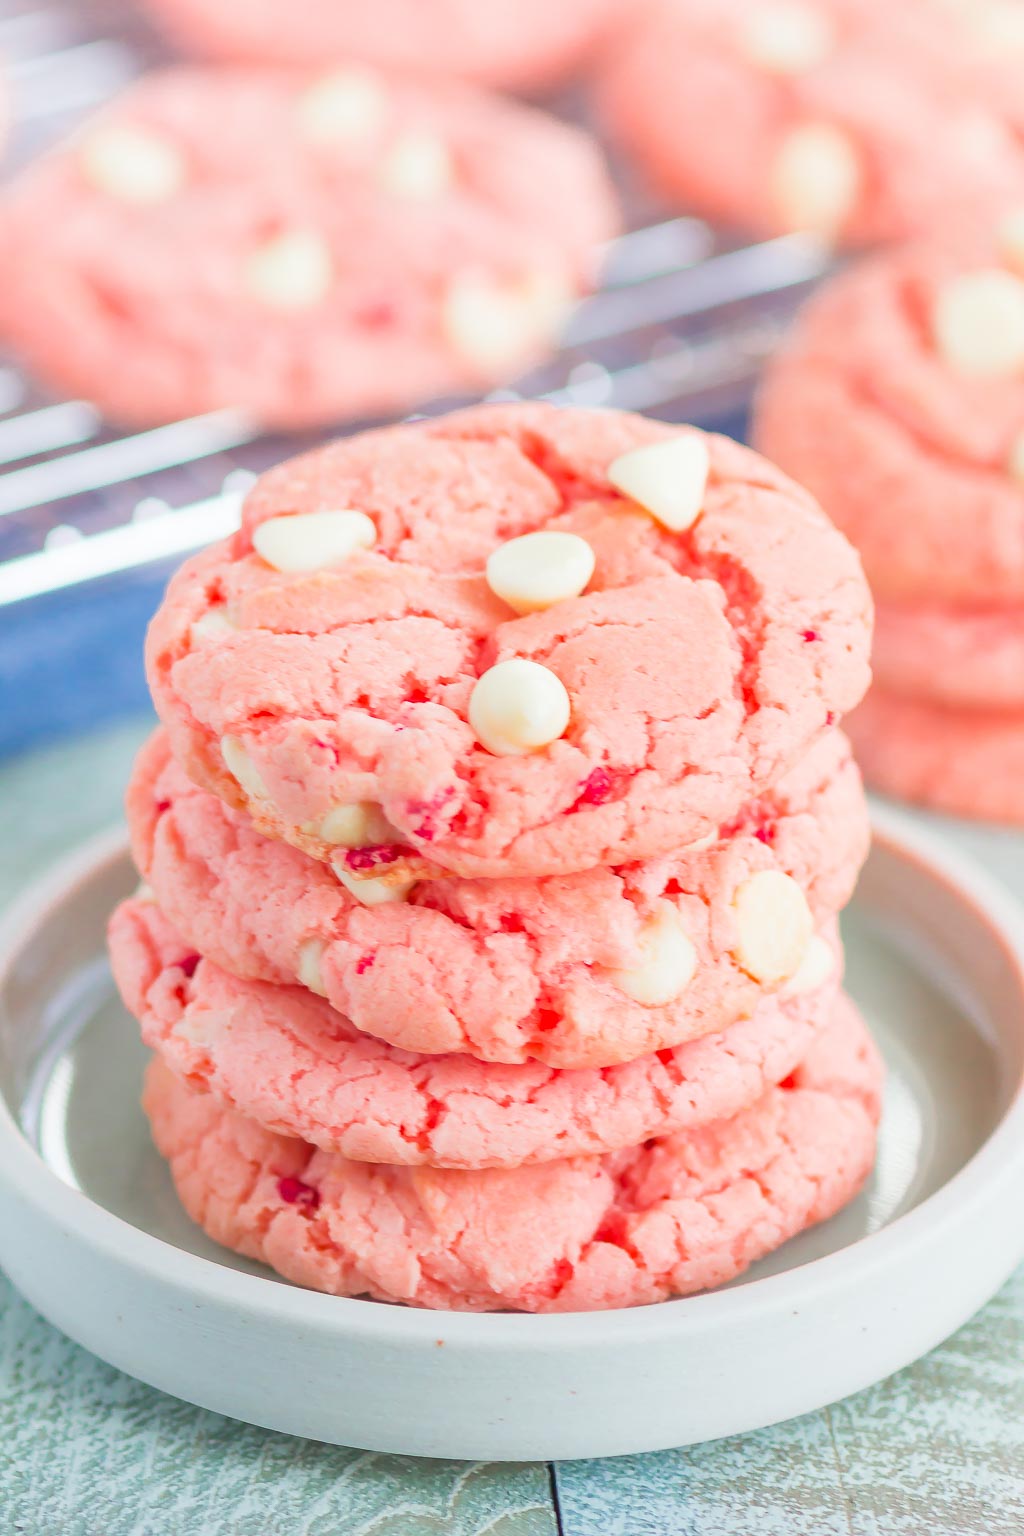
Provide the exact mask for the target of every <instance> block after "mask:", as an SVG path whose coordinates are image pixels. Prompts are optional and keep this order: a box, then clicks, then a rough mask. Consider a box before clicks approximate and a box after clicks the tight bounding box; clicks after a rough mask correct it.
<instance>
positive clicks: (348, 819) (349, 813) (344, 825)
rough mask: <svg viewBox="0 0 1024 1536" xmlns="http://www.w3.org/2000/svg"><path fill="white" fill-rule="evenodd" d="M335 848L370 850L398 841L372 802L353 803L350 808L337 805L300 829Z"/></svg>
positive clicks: (378, 807) (391, 828)
mask: <svg viewBox="0 0 1024 1536" xmlns="http://www.w3.org/2000/svg"><path fill="white" fill-rule="evenodd" d="M302 830H303V831H304V832H309V833H310V834H311V836H313V837H319V838H321V839H322V840H323V841H324V842H325V843H331V844H332V845H333V846H334V847H336V848H373V847H377V846H378V845H379V844H381V843H397V842H400V841H401V839H400V837H399V836H398V833H397V832H396V831H395V828H394V827H393V826H392V825H391V823H390V821H388V819H387V817H386V816H385V815H384V812H383V811H382V810H381V808H380V806H379V805H377V804H376V803H375V802H374V801H373V800H355V801H353V802H352V804H351V805H336V806H335V807H334V808H333V810H330V811H328V812H327V814H326V815H325V816H322V817H321V818H320V820H319V821H315V822H314V821H309V822H306V823H305V825H304V826H303V829H302Z"/></svg>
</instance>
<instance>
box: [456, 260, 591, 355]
mask: <svg viewBox="0 0 1024 1536" xmlns="http://www.w3.org/2000/svg"><path fill="white" fill-rule="evenodd" d="M572 302H573V294H572V290H571V287H570V285H569V283H568V281H567V280H566V279H565V277H564V276H563V275H561V274H558V273H555V272H548V271H544V272H541V271H537V272H532V273H527V274H526V275H525V276H524V277H523V278H522V279H520V280H519V281H518V282H500V281H498V280H497V279H496V278H494V277H492V276H491V275H490V274H489V273H487V272H482V271H477V270H473V269H467V270H466V271H463V272H459V273H456V275H455V277H454V278H453V279H452V281H451V282H450V283H449V285H448V289H447V292H446V295H445V299H444V304H443V306H442V312H441V325H442V328H443V330H444V333H445V335H446V337H447V338H448V342H449V344H450V345H451V347H452V348H453V349H454V351H455V352H457V353H458V355H459V356H460V357H461V358H462V359H463V360H464V361H465V362H466V363H468V364H469V365H470V367H472V368H475V369H478V370H479V372H480V373H481V374H482V375H484V376H485V377H486V378H489V379H490V378H507V377H509V376H510V375H511V374H513V373H515V372H516V370H517V369H522V368H525V367H526V365H527V364H528V363H530V362H532V361H533V359H534V358H535V357H536V355H537V352H538V350H540V349H541V348H542V347H545V346H549V345H550V344H551V343H552V342H553V341H554V340H555V338H556V337H557V336H558V334H559V332H560V331H561V329H562V326H563V325H564V323H565V319H566V316H567V314H568V311H569V309H570V307H571V305H572Z"/></svg>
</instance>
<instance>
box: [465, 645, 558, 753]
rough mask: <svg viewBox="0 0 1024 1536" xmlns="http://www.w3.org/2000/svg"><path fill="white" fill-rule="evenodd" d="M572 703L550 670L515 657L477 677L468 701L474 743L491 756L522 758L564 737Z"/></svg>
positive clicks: (500, 662)
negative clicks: (474, 738) (477, 743)
mask: <svg viewBox="0 0 1024 1536" xmlns="http://www.w3.org/2000/svg"><path fill="white" fill-rule="evenodd" d="M569 716H570V704H569V695H568V693H567V692H566V691H565V684H564V683H563V682H562V680H561V678H559V677H556V676H555V674H554V672H552V671H550V669H549V668H548V667H544V666H541V664H540V663H539V662H536V661H526V660H523V659H521V658H519V657H514V658H512V659H511V660H509V661H499V662H498V664H497V666H494V667H491V668H490V670H489V671H487V672H485V673H484V674H483V676H482V677H480V678H478V680H477V682H476V684H475V685H474V687H473V692H472V693H471V695H470V699H469V723H470V725H471V726H472V728H473V731H474V734H475V735H476V739H477V740H478V741H479V743H480V745H481V746H482V747H486V749H487V751H488V752H493V753H494V755H495V757H523V756H525V755H526V754H527V753H529V752H539V751H541V750H542V749H543V748H544V747H548V746H550V745H551V743H552V742H553V741H557V740H558V738H559V737H560V736H563V735H564V734H565V731H566V727H567V726H568V724H569Z"/></svg>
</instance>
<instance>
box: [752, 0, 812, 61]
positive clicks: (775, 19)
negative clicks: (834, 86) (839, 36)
mask: <svg viewBox="0 0 1024 1536" xmlns="http://www.w3.org/2000/svg"><path fill="white" fill-rule="evenodd" d="M834 43H835V38H834V35H833V30H832V24H831V22H830V21H829V18H828V17H827V16H826V15H825V14H824V12H823V11H821V10H819V9H818V8H817V7H816V6H813V5H801V4H799V3H798V0H793V3H787V0H779V4H778V5H760V6H755V7H753V8H751V9H750V10H749V11H748V13H747V14H746V16H745V18H744V22H743V27H742V30H741V32H740V47H741V48H742V50H743V53H744V54H745V55H746V57H747V58H748V59H749V60H750V62H751V63H752V64H756V65H758V67H759V68H761V69H766V70H769V71H770V72H771V73H772V74H776V75H802V74H806V73H807V71H808V70H811V69H815V68H816V67H817V66H818V65H819V64H822V63H824V61H825V59H826V58H827V57H828V55H829V54H830V53H831V52H832V48H833V45H834Z"/></svg>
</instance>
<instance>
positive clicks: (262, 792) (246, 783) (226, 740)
mask: <svg viewBox="0 0 1024 1536" xmlns="http://www.w3.org/2000/svg"><path fill="white" fill-rule="evenodd" d="M220 755H221V757H222V758H223V759H224V765H225V767H226V768H227V770H228V773H230V775H231V777H232V778H233V779H234V780H235V781H236V783H238V784H240V785H241V786H242V788H243V789H244V790H245V792H246V794H247V795H251V796H252V798H253V799H254V800H268V799H269V798H270V797H269V795H268V794H267V786H266V785H265V784H264V782H263V780H262V779H261V778H260V776H259V772H258V770H257V768H256V765H255V763H254V762H253V760H252V758H251V757H250V756H249V754H248V752H247V751H246V750H245V748H244V747H243V746H242V743H241V742H240V741H239V739H238V737H237V736H222V737H221V739H220Z"/></svg>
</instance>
